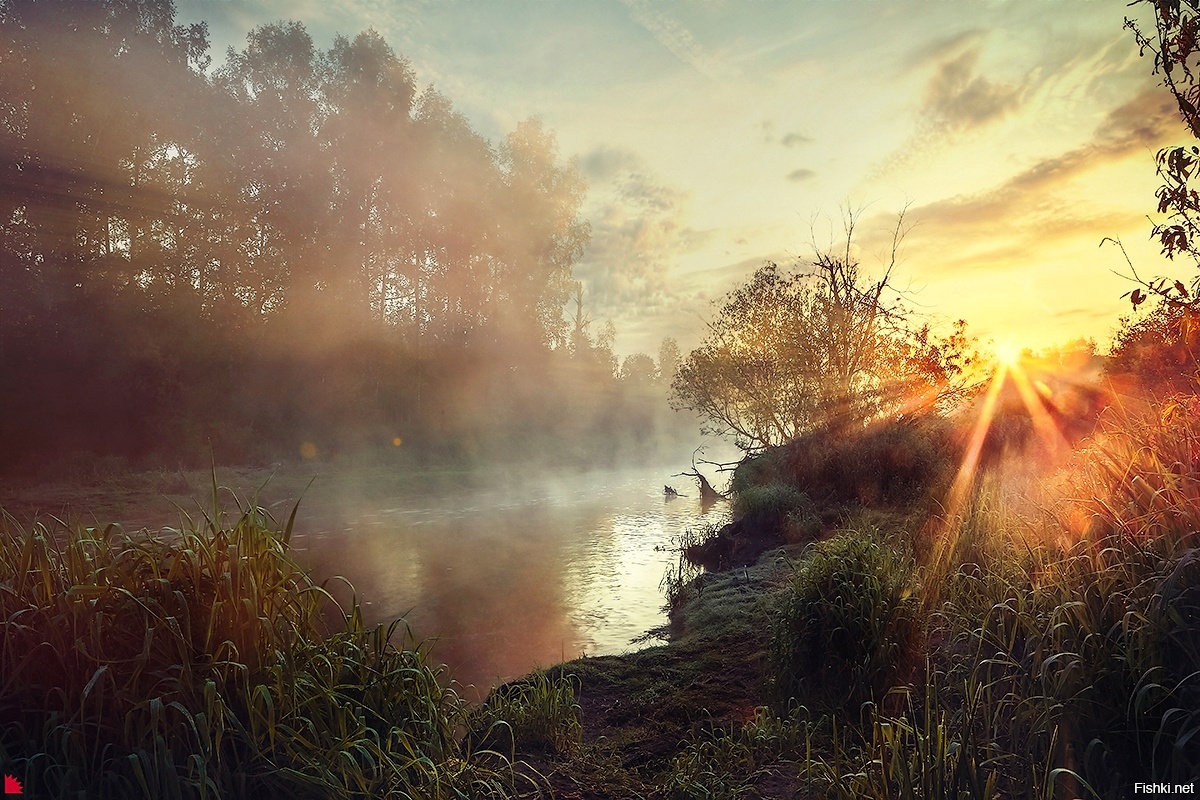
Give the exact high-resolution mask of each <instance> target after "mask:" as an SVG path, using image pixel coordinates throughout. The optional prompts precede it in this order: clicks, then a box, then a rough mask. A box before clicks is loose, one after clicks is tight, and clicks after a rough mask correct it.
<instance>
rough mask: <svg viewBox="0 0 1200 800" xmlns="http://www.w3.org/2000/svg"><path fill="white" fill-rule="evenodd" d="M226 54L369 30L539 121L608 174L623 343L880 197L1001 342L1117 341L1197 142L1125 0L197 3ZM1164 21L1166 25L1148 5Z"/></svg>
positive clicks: (931, 270)
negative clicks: (1189, 145)
mask: <svg viewBox="0 0 1200 800" xmlns="http://www.w3.org/2000/svg"><path fill="white" fill-rule="evenodd" d="M178 8H179V20H178V21H179V22H190V21H195V20H201V19H203V20H206V21H208V23H209V26H210V35H211V39H212V44H213V48H212V52H213V54H214V56H215V57H216V60H217V61H218V62H219V61H220V58H221V54H222V53H224V51H225V48H226V47H227V46H231V45H232V46H236V47H241V46H243V45H244V42H245V34H246V32H247V31H249V30H250V29H251V28H252V27H254V26H255V25H258V24H261V23H265V22H274V21H278V20H288V19H294V20H299V21H301V22H303V23H304V24H305V25H306V26H307V28H308V29H309V31H310V33H312V35H313V37H314V39H315V41H316V44H317V46H318V47H321V48H326V47H328V46H329V45H330V44H331V43H332V40H333V36H334V35H335V34H337V33H341V34H345V35H348V36H351V37H352V36H354V35H355V34H357V33H358V32H360V31H361V30H364V29H365V28H368V27H373V28H375V29H376V30H377V31H379V32H380V33H381V34H382V35H383V36H384V38H385V39H387V40H388V42H389V43H391V45H392V47H393V48H394V49H395V50H396V51H397V52H398V53H400V54H401V55H403V56H404V57H406V58H407V59H408V60H409V61H410V62H411V64H412V67H413V69H414V71H415V73H416V75H417V82H418V85H421V86H425V85H429V84H432V85H434V86H435V87H437V88H438V89H439V90H440V91H442V92H443V93H444V94H446V95H448V96H449V97H450V98H451V99H452V100H453V102H454V103H455V105H456V107H457V108H458V109H459V110H460V111H462V112H463V113H464V114H465V115H466V116H467V117H468V118H469V119H470V120H471V122H472V124H473V125H474V126H475V128H476V129H477V130H479V131H480V132H481V133H483V134H484V135H485V136H487V137H489V138H490V139H492V140H493V141H494V142H495V141H499V140H500V139H501V138H502V137H503V136H504V135H505V134H506V133H507V132H508V131H510V130H511V129H512V128H513V127H514V125H515V124H516V123H517V122H518V121H519V120H522V119H525V118H527V117H531V116H540V117H541V118H542V119H543V120H544V121H545V123H546V124H547V126H548V127H549V128H551V129H552V130H554V131H555V133H556V134H557V137H558V142H559V147H560V151H561V155H562V156H563V157H564V158H577V159H578V161H579V165H580V168H581V170H582V171H583V174H584V175H585V177H586V179H587V181H588V185H589V191H588V198H587V201H586V205H585V208H584V212H585V215H586V216H587V218H588V219H589V220H590V222H591V225H592V240H591V245H590V246H589V248H588V250H587V253H586V254H585V256H584V259H583V261H582V262H581V263H580V264H579V265H578V266H577V268H576V274H577V276H578V277H579V278H581V279H582V280H583V281H584V282H585V286H586V291H587V295H586V299H588V300H589V301H590V303H591V304H592V313H593V317H594V318H596V319H597V320H604V319H612V320H613V322H614V323H615V324H616V326H617V329H618V339H617V349H618V351H620V352H621V353H623V354H628V353H631V352H634V351H639V350H641V351H647V352H651V353H653V352H656V350H657V347H658V343H659V342H660V340H661V339H662V337H663V336H667V335H670V336H675V337H676V338H677V339H678V340H679V341H680V344H681V345H682V346H683V347H684V348H685V349H686V348H689V347H691V346H694V345H695V344H696V343H697V342H698V341H699V339H700V337H701V336H702V335H703V322H702V320H703V319H705V318H707V317H708V316H710V315H711V313H712V305H711V302H712V300H713V299H714V298H719V297H720V296H721V295H723V294H724V293H725V292H727V291H728V290H729V289H731V288H732V287H733V286H735V285H736V284H737V283H738V282H739V281H741V280H743V279H745V278H746V277H747V276H748V275H749V274H750V273H751V272H752V271H753V270H754V269H755V268H756V267H758V266H759V265H761V264H762V263H763V262H764V261H765V260H767V259H773V260H776V261H780V262H790V261H792V260H793V259H794V258H795V257H796V256H805V255H807V254H809V253H811V251H812V245H811V242H812V241H813V239H814V236H815V239H816V242H817V244H825V243H828V241H829V239H830V233H831V230H832V232H833V233H840V229H841V221H840V211H839V209H840V207H842V206H845V205H846V204H847V203H849V204H850V205H851V206H853V207H856V208H864V209H865V211H864V213H863V215H862V222H861V227H860V230H861V231H862V233H863V236H862V237H861V242H862V244H863V255H862V258H863V263H864V264H865V265H866V266H868V267H874V266H875V265H876V264H877V263H878V261H877V258H876V254H877V253H879V252H881V251H882V250H883V249H884V247H885V245H886V243H887V241H888V233H887V228H888V227H889V226H890V225H891V224H893V223H894V217H895V213H896V212H897V211H899V210H900V209H901V208H903V207H905V205H906V204H907V205H908V216H907V221H908V222H910V223H913V224H914V225H915V227H914V228H913V229H912V231H911V232H910V233H909V234H908V236H907V238H906V239H905V242H904V248H903V251H902V254H901V256H902V261H901V265H900V268H899V270H898V271H897V273H896V275H897V278H898V283H899V285H900V286H901V287H902V288H905V289H907V290H908V292H909V296H910V299H911V301H912V304H913V305H914V307H917V308H919V309H920V310H921V312H922V313H927V314H930V315H931V318H933V319H937V318H939V317H940V318H944V319H947V320H949V319H953V318H958V317H963V318H965V319H967V321H968V322H969V323H970V329H971V330H972V331H973V332H974V333H975V334H977V335H979V336H981V337H982V338H983V339H984V340H987V339H993V340H995V341H1008V342H1012V343H1014V344H1018V345H1021V346H1033V347H1041V346H1045V345H1050V344H1055V343H1060V342H1063V341H1065V340H1067V339H1071V338H1075V337H1079V336H1091V337H1095V338H1096V339H1097V341H1098V342H1099V343H1100V345H1101V346H1104V345H1105V343H1106V341H1107V339H1108V337H1109V335H1110V333H1111V331H1112V329H1113V327H1114V325H1115V324H1116V322H1117V319H1118V317H1119V316H1120V315H1121V314H1123V313H1125V312H1126V310H1127V309H1128V303H1127V301H1124V300H1122V299H1121V298H1120V295H1121V294H1122V293H1123V292H1126V291H1128V290H1129V289H1130V288H1131V286H1130V284H1129V283H1128V281H1125V280H1123V279H1122V278H1121V277H1119V276H1117V275H1114V274H1113V271H1120V270H1124V269H1127V267H1126V265H1125V261H1124V258H1123V256H1122V255H1121V253H1120V251H1119V250H1117V249H1116V248H1115V247H1111V246H1105V247H1100V246H1099V245H1100V241H1101V239H1103V238H1104V237H1120V238H1121V239H1122V241H1123V242H1124V243H1125V244H1126V247H1127V249H1128V251H1129V254H1130V256H1131V258H1132V259H1133V261H1134V263H1135V265H1137V267H1138V268H1139V270H1141V271H1143V272H1146V273H1150V274H1158V273H1168V272H1170V273H1172V274H1174V273H1179V274H1187V273H1186V271H1185V268H1184V267H1183V266H1182V265H1176V266H1175V267H1174V269H1173V270H1172V267H1171V265H1169V264H1167V263H1165V262H1164V261H1163V260H1162V259H1161V258H1160V257H1159V256H1158V254H1157V248H1156V247H1154V246H1153V243H1151V242H1150V241H1149V227H1150V223H1149V221H1148V220H1147V214H1149V213H1150V212H1152V211H1153V209H1154V204H1155V199H1154V190H1155V188H1156V187H1157V185H1158V183H1157V180H1156V177H1155V175H1154V168H1153V153H1154V152H1155V150H1157V149H1158V148H1159V147H1161V146H1163V145H1165V144H1170V143H1175V142H1182V141H1184V136H1185V132H1184V129H1183V126H1182V124H1181V123H1180V122H1179V121H1178V117H1177V116H1176V115H1175V113H1174V112H1173V111H1172V103H1171V100H1170V97H1169V95H1168V94H1167V92H1166V90H1165V89H1162V88H1160V87H1159V86H1158V85H1157V84H1156V82H1155V80H1154V78H1153V77H1152V76H1151V74H1150V70H1151V63H1150V61H1149V60H1148V59H1139V58H1138V53H1137V48H1136V46H1135V45H1134V44H1133V41H1132V37H1131V36H1130V34H1129V32H1128V31H1125V30H1123V29H1122V22H1123V19H1124V17H1125V16H1126V15H1128V14H1130V13H1133V10H1131V9H1130V8H1128V7H1127V6H1126V5H1125V3H1124V2H1122V1H1121V0H1105V1H1104V2H1082V1H1078V2H1077V1H1074V0H1071V1H1064V0H1053V1H1047V0H1014V1H1012V2H1003V1H993V2H954V3H951V2H927V1H926V0H900V1H899V2H885V1H884V0H875V1H874V2H868V1H865V0H864V1H859V0H849V1H847V2H833V1H832V0H819V1H818V0H812V1H811V2H810V1H806V0H799V1H792V2H733V1H732V0H728V1H725V0H706V1H702V2H688V3H682V2H678V3H677V2H655V1H652V0H561V1H560V2H546V1H545V0H542V1H539V2H500V1H499V0H487V1H485V0H477V1H476V2H419V1H409V2H392V1H391V0H301V1H300V2H287V1H285V0H179V4H178ZM1142 14H1143V16H1144V12H1142Z"/></svg>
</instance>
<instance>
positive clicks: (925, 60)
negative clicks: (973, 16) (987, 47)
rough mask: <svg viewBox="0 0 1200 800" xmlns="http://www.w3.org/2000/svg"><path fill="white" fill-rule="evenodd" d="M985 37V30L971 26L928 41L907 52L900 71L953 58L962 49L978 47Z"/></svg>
mask: <svg viewBox="0 0 1200 800" xmlns="http://www.w3.org/2000/svg"><path fill="white" fill-rule="evenodd" d="M986 38H987V31H985V30H982V29H980V28H972V29H970V30H965V31H962V32H960V33H955V34H953V35H951V36H945V37H942V38H941V39H935V40H933V41H932V42H928V43H926V44H924V45H922V46H921V47H919V48H917V49H916V50H914V51H913V52H912V53H910V54H909V56H908V58H906V59H904V61H903V62H902V63H901V65H900V69H901V71H902V72H910V71H912V70H917V69H921V68H922V67H927V66H929V65H930V64H940V63H942V62H944V61H946V59H947V58H953V57H954V56H956V55H957V54H959V53H961V52H962V51H963V50H969V49H973V48H978V47H979V45H980V44H981V43H982V42H983V41H984V40H985V39H986Z"/></svg>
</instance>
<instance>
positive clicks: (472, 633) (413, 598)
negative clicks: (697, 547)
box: [294, 468, 727, 689]
mask: <svg viewBox="0 0 1200 800" xmlns="http://www.w3.org/2000/svg"><path fill="white" fill-rule="evenodd" d="M664 482H669V483H672V485H674V486H675V487H676V488H678V489H679V490H680V491H681V492H683V493H685V494H686V495H689V496H686V497H680V498H677V499H674V500H667V499H666V498H665V497H664V494H663V484H664ZM697 495H698V493H697V492H696V490H695V487H694V486H692V485H691V484H690V481H689V479H686V478H672V477H671V471H670V470H669V469H653V468H637V469H628V470H617V471H602V472H589V473H583V474H578V475H557V476H553V477H550V478H538V479H533V478H531V479H526V480H520V481H516V482H514V481H512V480H511V479H508V478H506V477H505V476H503V475H501V476H497V477H494V478H490V479H485V480H484V481H483V482H482V483H474V484H473V485H467V486H462V487H454V488H446V487H444V486H443V487H440V488H436V489H420V490H416V489H412V490H406V491H404V492H403V493H400V494H396V495H395V496H393V497H389V498H386V499H376V500H375V501H374V502H372V503H370V504H363V503H356V504H355V509H356V510H355V511H353V512H351V513H347V512H339V511H337V510H336V506H325V507H323V508H312V507H310V508H309V510H308V513H307V514H303V515H301V516H302V517H303V518H306V519H307V521H303V520H302V521H301V523H300V528H299V530H298V533H297V535H296V538H295V540H294V543H295V545H296V548H297V550H298V551H299V555H300V557H301V560H302V561H304V562H306V563H309V564H311V565H312V566H313V567H314V571H315V573H316V574H317V576H318V577H322V576H328V575H342V576H344V577H346V578H347V579H348V580H349V581H350V582H351V583H352V584H353V585H354V587H355V589H356V591H357V592H358V595H359V597H360V599H362V600H363V601H365V610H366V612H367V614H368V620H367V621H368V622H369V623H376V622H386V621H390V620H391V619H394V618H395V617H397V616H404V617H405V619H406V620H407V621H408V623H409V625H410V626H411V627H412V629H413V631H414V633H415V634H416V636H417V637H419V638H428V637H436V639H437V641H436V643H435V645H434V648H433V655H434V658H435V660H439V661H444V662H446V663H447V664H448V665H449V666H450V668H451V670H452V674H453V676H454V678H455V679H456V680H458V681H459V682H460V683H463V684H474V685H476V686H477V687H479V688H481V689H486V687H487V686H489V685H491V684H493V683H495V682H497V681H501V680H507V679H509V678H512V677H515V676H518V675H521V674H524V673H526V672H528V671H529V670H531V669H534V668H536V667H538V666H548V665H550V664H554V663H557V662H559V661H562V660H565V659H571V658H575V657H577V656H579V655H581V654H585V653H586V654H588V655H603V654H610V653H620V652H624V651H627V650H632V649H637V648H638V647H643V646H645V645H644V644H633V643H632V640H633V639H635V638H637V637H639V636H641V635H642V634H644V633H645V632H646V631H647V630H649V629H650V628H653V627H655V626H657V625H661V624H663V623H664V622H665V621H666V617H665V614H664V613H663V610H662V607H663V603H664V597H663V594H662V591H661V590H660V588H659V583H660V581H661V579H662V577H663V574H664V571H665V570H666V568H667V567H668V566H669V565H672V564H674V563H675V562H676V560H677V552H676V551H674V550H673V549H672V545H673V538H674V537H676V536H678V535H679V534H681V533H683V532H684V531H685V530H686V529H688V528H696V527H698V526H701V525H704V524H706V523H711V524H714V525H719V524H721V523H722V522H723V521H724V520H725V519H726V516H727V508H726V507H725V505H724V504H717V505H716V506H714V507H712V508H710V509H708V510H707V511H705V510H703V509H701V507H700V501H699V498H698V496H697Z"/></svg>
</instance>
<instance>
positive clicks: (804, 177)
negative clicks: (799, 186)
mask: <svg viewBox="0 0 1200 800" xmlns="http://www.w3.org/2000/svg"><path fill="white" fill-rule="evenodd" d="M815 177H817V173H816V172H815V171H814V170H811V169H808V168H806V167H802V168H800V169H794V170H792V171H791V172H789V173H788V174H787V179H788V180H789V181H794V182H796V183H804V182H805V181H810V180H812V179H813V178H815Z"/></svg>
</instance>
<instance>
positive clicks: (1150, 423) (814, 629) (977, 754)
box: [540, 401, 1200, 800]
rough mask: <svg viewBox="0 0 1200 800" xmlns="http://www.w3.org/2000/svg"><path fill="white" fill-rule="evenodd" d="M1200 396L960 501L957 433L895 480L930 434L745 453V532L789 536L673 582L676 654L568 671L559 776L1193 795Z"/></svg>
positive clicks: (556, 765)
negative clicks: (565, 750) (750, 557)
mask: <svg viewBox="0 0 1200 800" xmlns="http://www.w3.org/2000/svg"><path fill="white" fill-rule="evenodd" d="M1196 410H1197V409H1196V407H1195V404H1194V403H1190V402H1184V401H1181V402H1177V403H1168V404H1141V405H1137V404H1128V405H1124V406H1118V407H1116V408H1114V409H1112V410H1110V412H1108V414H1107V416H1106V417H1104V418H1103V419H1102V420H1101V425H1100V427H1099V428H1098V430H1097V433H1096V435H1095V436H1094V437H1093V438H1092V439H1090V440H1089V441H1087V442H1085V443H1084V446H1083V447H1082V448H1080V449H1078V450H1076V451H1075V452H1073V453H1072V454H1071V455H1070V457H1069V458H1068V459H1067V460H1065V461H1060V462H1057V463H1054V464H1050V463H1043V464H1039V465H1031V459H1032V458H1033V456H1032V455H1030V454H1028V453H1022V452H1016V453H1009V454H1007V455H1005V454H1004V453H1003V452H999V451H998V452H997V453H995V454H994V458H993V461H992V467H991V468H990V469H989V470H986V471H981V472H980V473H979V474H978V475H975V476H972V477H973V478H974V480H973V482H972V483H971V485H970V491H969V492H967V493H966V494H965V495H964V499H963V502H962V504H961V505H959V506H958V507H956V508H946V507H944V506H939V505H938V503H936V502H932V501H931V500H930V494H931V492H932V491H934V490H936V491H939V492H941V493H942V494H941V496H942V497H943V498H944V497H946V496H947V495H948V494H949V493H950V478H951V477H952V476H953V474H954V467H956V466H957V462H956V461H955V458H956V457H955V453H954V448H953V447H947V448H946V449H945V450H944V451H943V452H944V460H945V463H943V464H940V465H939V463H938V462H939V457H938V456H937V453H936V452H935V451H933V450H930V448H929V442H928V440H926V449H925V452H926V453H927V454H929V458H928V459H927V460H925V461H920V460H914V459H905V460H900V461H898V462H895V463H896V464H897V466H898V468H902V469H903V470H904V474H903V475H902V476H901V478H902V479H901V480H895V478H896V475H895V474H894V472H893V471H889V469H888V467H887V464H888V460H889V459H890V458H891V456H889V455H888V453H891V452H895V453H901V452H903V451H904V448H903V447H899V448H896V449H895V450H890V449H889V448H888V447H883V446H882V445H881V442H882V443H883V444H886V443H887V442H889V441H892V442H896V441H901V442H902V439H903V438H904V437H905V436H907V435H909V434H910V433H912V432H911V431H910V432H907V433H906V432H904V431H890V432H887V431H885V432H881V433H880V434H879V436H878V437H876V438H875V440H874V441H872V442H865V443H864V442H863V441H855V440H853V439H850V440H848V441H846V442H844V443H843V444H842V445H840V446H837V447H831V448H830V449H826V450H821V449H819V448H817V447H804V443H803V442H801V443H798V444H797V445H795V446H791V447H789V448H785V449H782V450H780V451H775V452H771V453H768V454H766V455H765V456H764V457H763V458H762V459H761V460H759V461H757V462H750V463H748V464H747V465H746V466H745V467H744V468H743V471H742V472H741V473H740V474H739V476H738V477H737V478H736V479H735V488H736V489H738V491H739V495H740V496H739V497H738V498H737V499H736V503H737V507H738V509H739V510H740V511H741V512H742V521H743V522H744V520H745V519H746V518H747V517H748V516H751V515H755V514H757V515H758V518H759V520H760V527H759V529H758V530H756V531H751V530H749V529H747V528H746V527H745V526H743V527H742V528H741V529H739V533H738V534H737V535H739V536H757V537H759V538H761V539H771V540H774V541H776V542H777V543H779V542H788V541H794V543H792V544H784V545H783V546H782V547H779V548H778V549H775V550H771V551H770V552H767V553H766V554H765V555H763V556H762V558H760V559H759V560H758V561H757V563H755V564H754V565H753V566H749V567H735V568H732V569H728V570H726V571H724V572H720V573H716V574H703V575H701V576H700V577H699V578H696V579H694V580H691V581H688V580H686V577H687V575H686V573H685V574H684V576H683V578H680V577H679V576H675V579H674V580H673V581H670V582H669V586H668V588H669V592H670V600H671V607H672V608H673V610H674V623H675V629H676V636H675V639H674V641H672V642H671V643H670V644H668V645H665V646H662V647H657V648H651V649H648V650H645V651H642V652H640V653H636V654H633V655H629V656H625V657H621V658H595V659H583V660H580V661H577V662H573V663H571V664H567V665H564V666H563V667H561V668H560V669H561V670H562V671H564V672H570V673H571V674H573V675H576V676H578V678H579V679H580V680H581V691H580V694H579V702H580V705H581V707H582V709H583V741H582V745H581V746H580V747H579V748H578V749H577V750H576V751H574V753H573V755H572V756H571V757H569V758H561V757H560V758H556V759H550V760H549V762H548V763H543V764H541V765H540V769H541V770H542V772H543V773H544V774H546V775H547V776H548V778H549V779H550V780H551V782H552V783H553V784H554V785H555V786H556V787H557V788H558V790H559V793H560V795H561V796H566V797H579V798H617V797H656V798H657V797H661V798H679V799H680V800H684V799H688V798H718V797H721V798H738V797H760V798H791V797H829V798H847V799H848V798H864V797H865V798H954V800H960V799H963V798H972V799H974V798H979V800H984V799H988V800H990V799H991V798H996V797H1038V798H1076V797H1080V798H1132V797H1134V796H1135V784H1137V783H1170V784H1176V783H1182V784H1185V785H1186V784H1190V783H1191V782H1192V781H1194V780H1196V778H1197V776H1198V775H1200V735H1198V734H1200V711H1198V710H1197V709H1200V558H1198V557H1197V553H1200V547H1198V545H1200V534H1198V533H1197V527H1198V525H1200V415H1197V414H1196V413H1195V412H1196ZM922 435H924V434H922ZM872 436H874V434H872ZM945 441H947V442H952V439H946V440H945ZM823 444H828V443H823ZM864 449H865V450H866V451H867V452H872V453H876V454H877V455H878V457H877V458H875V459H873V460H872V459H869V458H864V457H863V452H864ZM881 465H882V466H881ZM828 475H841V476H842V477H841V478H838V479H836V480H828V481H826V482H825V483H822V478H821V476H828ZM846 476H850V477H851V478H855V479H856V480H857V484H855V483H854V482H849V483H848V482H847V481H848V479H847V478H846ZM847 486H853V487H855V488H853V489H851V490H850V491H847V490H846V487H847ZM810 487H815V488H816V489H817V491H818V492H819V491H822V490H823V489H825V490H827V491H826V493H825V494H824V495H822V496H821V497H820V499H819V500H814V499H813V496H812V495H810V494H809V493H808V492H807V491H805V490H806V489H807V488H810ZM889 487H894V489H892V488H889ZM835 490H836V491H835ZM863 498H867V499H868V502H862V499H863ZM830 517H835V518H836V521H835V522H834V523H833V524H831V525H826V526H824V528H823V530H822V531H821V532H820V533H818V534H817V535H816V540H814V541H810V542H809V543H808V544H805V543H803V542H802V541H798V540H800V539H803V537H805V536H809V535H810V534H809V532H810V531H811V530H812V529H813V527H814V526H815V523H814V522H813V520H814V518H815V519H817V520H825V519H828V518H830ZM736 524H737V523H735V525H736ZM764 526H765V528H767V529H768V530H764V529H763V527H764Z"/></svg>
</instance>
